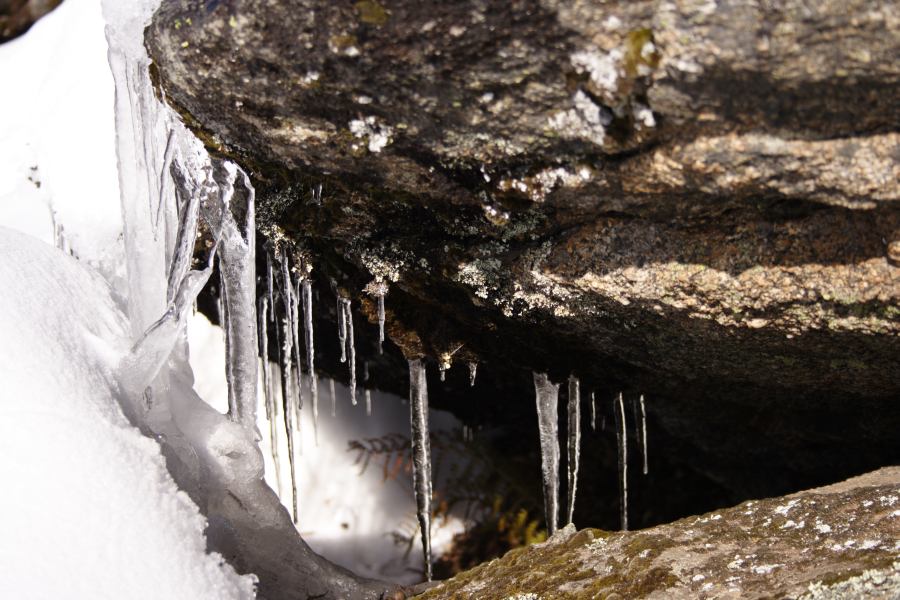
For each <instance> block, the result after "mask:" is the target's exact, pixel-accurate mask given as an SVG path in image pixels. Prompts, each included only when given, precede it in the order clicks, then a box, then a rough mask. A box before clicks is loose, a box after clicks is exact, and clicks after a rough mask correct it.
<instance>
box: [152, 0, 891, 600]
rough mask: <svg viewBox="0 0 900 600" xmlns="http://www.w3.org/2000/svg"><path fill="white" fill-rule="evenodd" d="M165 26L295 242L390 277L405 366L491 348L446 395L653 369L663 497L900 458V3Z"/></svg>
mask: <svg viewBox="0 0 900 600" xmlns="http://www.w3.org/2000/svg"><path fill="white" fill-rule="evenodd" d="M146 43H147V45H148V48H149V50H150V54H151V56H152V57H153V60H154V66H153V76H154V79H155V83H156V85H157V87H158V90H159V93H160V94H162V95H164V96H165V98H166V100H167V101H168V102H169V103H170V104H172V105H173V106H174V107H175V108H176V109H177V110H178V111H179V112H180V113H181V114H182V116H183V117H184V119H185V122H186V123H187V124H188V125H189V126H190V127H191V128H192V129H193V130H194V131H195V132H196V133H197V134H198V135H199V136H200V137H201V138H202V139H203V140H204V143H205V144H206V145H207V147H208V148H209V149H210V150H211V151H212V152H213V153H215V154H216V155H218V156H221V157H228V158H231V159H234V160H236V161H238V162H239V163H240V164H242V165H243V166H244V167H245V168H247V169H248V171H249V172H250V173H251V174H252V177H253V180H254V185H255V186H256V187H257V190H258V198H259V204H260V206H259V212H258V224H259V226H260V229H261V231H262V232H263V233H264V234H265V235H266V236H267V237H268V239H269V240H270V242H271V243H279V244H282V245H286V246H289V247H290V248H291V250H292V251H293V252H294V253H296V254H297V255H298V256H303V257H304V259H306V260H308V261H309V263H310V264H312V265H313V269H314V270H313V278H314V279H315V281H316V285H317V286H318V288H319V289H320V291H322V292H325V293H326V294H327V293H328V292H329V288H330V289H331V291H333V292H335V293H338V294H341V295H343V296H345V297H348V298H351V299H352V300H353V306H354V307H358V309H359V310H361V312H362V314H363V315H364V316H365V317H366V318H367V319H368V321H369V323H370V324H374V323H375V322H376V309H375V302H374V299H373V297H372V296H371V295H370V294H368V293H366V292H365V291H364V290H366V289H367V288H368V289H369V290H371V289H372V288H371V287H369V286H370V284H372V283H373V282H386V283H387V284H388V289H389V293H388V296H387V333H388V337H389V340H390V342H392V344H389V345H388V347H387V348H386V353H385V357H384V358H381V357H377V358H373V361H376V362H377V361H382V362H380V363H378V366H377V372H378V373H379V377H380V378H381V379H380V380H379V377H376V378H375V381H376V384H377V385H382V384H383V386H384V387H386V388H392V387H393V389H395V390H397V391H399V392H400V393H401V394H404V395H405V379H404V377H405V376H404V375H403V374H404V373H405V367H406V365H405V361H404V360H403V358H404V357H406V358H411V357H419V356H427V357H429V358H430V359H436V360H438V361H439V362H442V363H449V362H452V363H454V364H456V365H464V364H465V363H466V362H469V361H476V362H479V363H483V367H481V368H480V369H479V378H480V379H479V382H480V383H479V385H478V386H476V388H474V389H472V390H469V388H468V381H467V373H464V371H465V369H464V368H459V369H454V370H453V371H451V372H450V375H448V382H447V384H446V386H445V387H444V388H443V389H437V390H434V388H435V387H437V385H439V384H437V383H436V381H435V382H432V388H431V390H430V392H432V395H433V397H434V399H435V405H437V406H440V405H441V403H442V402H445V405H446V406H455V407H456V408H454V410H456V411H457V414H460V411H463V412H464V411H469V413H468V414H469V416H471V418H473V419H476V418H477V419H480V421H478V422H479V424H480V425H484V426H485V427H489V426H491V425H492V424H493V425H497V424H500V425H504V426H506V427H507V428H509V427H510V426H511V425H510V424H511V423H515V427H514V428H516V427H519V421H516V420H515V419H516V418H519V417H521V419H522V422H524V421H525V420H528V421H529V422H530V423H531V426H532V428H534V424H533V422H534V415H533V411H534V405H533V400H532V398H531V394H533V390H531V389H530V385H531V384H530V375H529V373H528V371H531V370H536V371H545V372H549V373H550V375H551V377H552V378H553V379H554V380H557V381H560V380H562V379H563V378H565V377H567V376H568V375H569V374H570V373H574V374H576V375H577V376H578V377H580V378H581V380H582V389H583V390H584V394H585V397H586V396H587V391H588V390H592V391H595V392H596V394H597V399H598V402H599V403H601V405H602V408H600V411H601V413H602V414H603V415H606V416H611V406H610V404H609V399H610V398H611V397H613V395H614V394H615V393H617V392H618V391H619V390H624V391H625V393H626V395H627V396H630V397H636V396H637V395H638V394H644V395H645V397H646V398H647V402H648V411H649V419H650V429H651V431H652V432H653V434H652V435H653V436H654V437H652V438H651V440H652V444H655V445H652V449H653V451H654V452H655V449H656V448H659V451H658V452H655V453H652V454H651V456H653V457H654V458H653V464H654V469H655V471H654V473H655V475H654V476H653V482H654V483H647V484H646V486H647V487H646V488H645V489H643V490H638V493H637V494H636V496H637V498H636V502H637V503H640V502H641V500H640V498H641V497H643V498H646V500H645V505H644V506H642V507H639V508H638V509H637V510H636V511H635V512H637V513H639V514H638V515H637V516H636V521H637V523H638V524H645V525H646V524H653V523H659V522H663V521H665V520H667V519H668V518H670V517H672V516H673V515H674V516H683V515H684V514H691V512H697V511H698V508H701V509H702V510H707V509H708V508H712V507H713V506H724V505H728V504H733V503H735V502H738V501H740V500H742V499H746V498H750V497H763V496H772V495H778V494H783V493H786V492H787V491H790V490H796V489H799V488H801V487H810V486H813V485H819V484H822V483H825V482H828V481H835V480H837V479H840V478H843V477H847V476H849V475H852V474H856V473H861V472H864V471H867V470H871V469H874V468H877V467H880V466H884V465H888V464H896V463H898V462H900V444H898V442H897V436H896V432H897V431H898V430H900V406H898V399H900V203H898V202H900V185H898V181H900V104H898V103H897V101H896V99H897V98H898V97H900V94H898V92H900V63H898V61H897V60H896V57H897V56H898V55H900V10H898V8H897V5H896V3H894V2H890V1H880V2H867V1H863V0H851V1H850V2H849V3H848V2H837V1H831V0H825V1H822V2H817V3H809V2H804V1H801V0H788V1H786V2H781V3H777V4H772V3H756V2H743V1H737V0H720V1H718V2H711V1H699V0H697V1H688V0H678V1H657V0H636V1H632V0H628V1H625V0H622V1H610V2H604V3H600V2H584V1H581V0H543V1H541V2H534V1H528V2H526V1H512V2H507V3H489V2H485V1H482V0H466V1H460V2H451V3H447V2H437V1H432V0H422V1H416V2H412V1H409V0H391V1H388V0H385V1H383V2H379V1H376V0H360V1H358V2H355V3H351V2H347V3H333V2H325V1H321V0H318V1H315V0H297V1H295V2H290V3H288V2H268V1H263V0H206V1H203V2H200V1H195V0H165V1H164V2H163V4H162V6H161V8H160V10H159V12H158V13H157V14H156V15H155V17H154V20H153V23H152V24H151V26H150V27H149V28H148V30H147V34H146ZM261 254H262V253H261ZM330 303H331V302H330V300H329V301H327V302H322V304H321V305H324V306H326V307H327V306H328V305H329V304H330ZM323 318H330V319H333V318H334V317H333V315H331V314H325V315H324V317H323ZM329 327H331V328H333V324H329ZM331 330H332V331H333V329H331ZM371 330H372V327H371V326H370V327H369V328H368V331H367V330H366V328H365V327H360V328H359V331H358V338H357V339H358V340H359V341H360V344H361V346H364V347H366V344H367V343H368V342H371V340H372V338H373V334H372V331H371ZM317 331H322V328H317ZM332 345H334V343H333V341H332ZM319 347H320V348H323V349H324V350H320V351H328V352H330V355H331V356H330V358H329V356H324V357H322V356H320V357H317V359H316V363H317V364H318V365H322V367H323V368H325V369H328V364H329V363H328V361H329V360H331V361H332V362H335V363H336V359H335V352H334V349H333V348H329V346H328V345H327V344H321V345H320V346H319ZM367 347H368V350H369V351H370V352H372V349H373V348H374V346H373V344H371V343H368V346H367ZM362 352H363V353H365V349H364V350H362ZM392 361H393V362H392ZM343 368H346V367H343ZM435 379H436V378H435ZM440 385H443V384H440ZM432 390H434V391H432ZM442 394H443V396H442ZM461 398H466V399H467V400H466V402H468V404H466V405H465V406H466V407H467V408H465V409H463V408H460V407H461V406H463V404H462V400H460V399H461ZM517 431H519V433H520V437H525V438H527V439H528V440H529V442H530V443H532V445H534V444H536V442H535V440H536V435H533V434H532V433H531V432H525V431H524V429H522V428H521V427H519V429H518V430H517ZM526 434H527V435H526ZM503 440H504V441H503V443H504V444H508V445H504V446H503V451H504V452H505V453H507V454H509V455H517V453H519V452H520V447H519V446H516V444H517V443H518V442H515V441H512V442H510V440H509V436H508V437H506V438H503ZM584 443H585V453H586V456H587V462H588V463H589V464H594V465H599V464H601V463H603V464H605V467H604V468H606V469H607V470H609V469H613V468H614V466H613V465H611V464H610V462H611V461H612V462H614V459H610V458H609V453H610V449H611V448H612V447H614V446H613V445H612V443H611V442H603V443H600V442H598V441H596V440H594V441H592V439H590V438H589V437H588V438H586V440H585V442H584ZM604 461H605V463H604ZM594 472H595V473H597V472H599V470H594ZM584 477H585V478H586V480H585V481H584V483H583V486H582V484H581V483H580V484H579V488H580V489H583V490H584V492H583V493H584V494H585V495H586V496H585V497H587V498H594V499H597V498H600V497H605V498H606V497H608V496H609V495H610V494H611V492H610V490H612V489H614V486H613V485H611V482H613V481H614V479H612V475H611V474H610V473H608V472H604V473H603V474H602V479H603V483H602V485H601V482H600V479H599V477H600V476H597V477H598V479H597V481H596V482H592V481H591V480H590V477H592V475H591V474H588V475H585V476H584ZM647 479H648V481H649V479H650V478H647ZM701 482H702V483H703V485H705V486H706V487H702V486H700V487H698V486H699V485H700V483H701ZM653 486H656V487H653ZM692 489H693V490H695V492H696V493H693V492H690V491H689V490H692ZM592 490H598V491H596V492H593V491H592ZM593 493H595V494H596V495H595V496H593V497H592V496H591V494H593ZM692 493H693V496H690V495H691V494H692ZM603 494H606V496H603ZM683 496H684V497H687V496H690V499H689V501H688V500H685V501H684V502H683V503H681V504H679V498H681V497H683ZM607 500H608V498H607ZM612 501H613V502H614V499H613V500H612ZM666 502H668V503H669V504H670V505H671V506H670V507H669V508H668V509H661V508H660V506H661V505H662V504H665V503H666ZM704 502H705V503H707V504H704ZM654 503H655V504H654ZM600 504H601V503H600V502H599V501H597V502H594V505H595V506H599V505H600ZM676 505H677V506H676ZM710 505H711V506H710ZM876 508H877V507H876ZM876 508H873V510H876ZM590 510H591V509H588V508H580V509H577V510H576V520H579V519H581V520H580V521H579V522H591V523H598V522H599V521H602V519H603V518H605V517H603V515H602V514H601V513H602V512H603V511H599V512H596V513H595V512H590ZM598 510H599V509H598ZM735 510H736V511H737V509H735ZM878 510H880V509H878ZM579 511H581V512H579ZM607 512H608V513H612V512H614V510H613V509H612V508H610V509H609V510H607ZM598 514H599V515H600V517H599V518H595V517H597V515H598ZM739 514H742V513H740V512H739V511H738V512H735V513H734V515H735V517H736V518H737V515H739ZM748 518H749V515H748ZM753 518H755V517H753ZM760 518H763V517H762V516H760ZM745 520H746V519H745ZM795 521H796V519H795ZM774 522H775V521H773V523H774ZM748 523H749V521H748ZM754 523H755V521H754ZM778 523H781V520H778ZM610 526H612V524H610ZM734 526H735V527H737V525H736V524H735V525H734ZM747 526H748V527H749V526H750V525H749V524H748V525H747ZM753 526H754V527H756V526H757V525H753ZM778 526H780V525H778ZM673 527H675V526H674V525H673ZM679 527H680V525H679ZM760 527H762V526H761V525H760ZM766 527H768V525H767V526H766ZM810 527H813V525H811V524H809V523H808V524H807V529H806V532H807V533H809V532H810V531H812V530H811V529H809V528H810ZM894 532H895V533H896V530H894ZM579 535H581V534H579ZM598 535H599V534H598ZM633 535H638V536H639V535H641V534H633ZM599 539H602V540H603V541H602V542H600V541H595V542H592V543H591V544H590V545H589V546H590V547H591V548H596V547H599V546H601V545H602V544H614V543H619V542H618V541H617V540H619V539H620V538H618V537H615V536H612V537H604V536H601V537H599V538H598V540H599ZM621 539H623V540H624V539H626V538H625V537H623V538H621ZM627 539H637V538H627ZM823 539H824V538H823ZM835 543H837V542H835ZM841 543H843V541H842V542H841ZM860 543H863V541H860ZM848 551H849V550H848ZM585 552H587V551H585ZM736 552H737V551H736ZM828 552H830V551H828ZM826 554H827V553H826ZM840 555H841V556H844V555H845V554H840ZM759 556H760V557H762V556H763V555H762V554H760V555H759ZM828 556H831V555H830V554H828ZM648 560H649V559H648ZM653 560H656V559H655V558H654V559H653ZM731 560H734V558H733V557H732V558H731V559H729V562H730V561H731ZM760 560H763V558H760ZM766 560H768V559H766ZM773 561H774V559H773ZM751 562H752V561H749V562H748V563H747V564H751ZM770 562H772V561H770ZM770 562H765V561H764V562H760V563H759V564H758V565H757V564H756V563H755V562H753V563H752V564H754V565H756V566H761V565H764V564H770ZM698 564H699V563H698ZM772 564H774V562H772ZM860 564H862V563H860ZM698 568H699V567H698ZM748 568H749V567H748ZM785 571H786V570H785V569H780V570H779V569H773V573H776V574H777V573H784V572H785ZM809 573H810V579H808V582H811V581H812V576H813V575H814V573H812V571H810V572H809ZM696 574H702V573H700V572H699V571H698V572H697V573H696ZM762 575H765V574H761V575H760V576H762ZM691 576H693V575H691ZM753 576H754V575H753V574H752V573H751V574H748V575H747V577H749V578H750V579H747V582H751V580H752V578H753ZM664 579H665V578H664ZM679 581H680V580H679ZM797 582H798V585H799V579H798V580H797ZM611 585H612V584H611ZM692 585H693V584H692ZM702 585H703V584H702V582H699V580H698V583H697V586H696V587H697V589H700V587H702ZM685 589H693V588H692V587H690V586H689V587H688V588H685ZM723 589H724V588H723ZM798 589H799V588H798Z"/></svg>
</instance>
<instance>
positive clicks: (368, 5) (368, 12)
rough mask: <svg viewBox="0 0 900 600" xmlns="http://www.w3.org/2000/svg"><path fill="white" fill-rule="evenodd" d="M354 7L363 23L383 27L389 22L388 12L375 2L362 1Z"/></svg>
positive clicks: (372, 0) (373, 0)
mask: <svg viewBox="0 0 900 600" xmlns="http://www.w3.org/2000/svg"><path fill="white" fill-rule="evenodd" d="M354 6H355V7H356V12H358V13H359V20H360V21H362V22H363V23H367V24H369V25H376V26H378V27H381V26H382V25H384V24H385V23H387V21H388V17H389V15H388V12H387V11H386V10H385V9H384V7H383V6H381V4H379V3H378V2H376V1H375V0H360V1H359V2H357V3H356V4H355V5H354Z"/></svg>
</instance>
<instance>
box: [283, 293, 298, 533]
mask: <svg viewBox="0 0 900 600" xmlns="http://www.w3.org/2000/svg"><path fill="white" fill-rule="evenodd" d="M288 287H290V286H288ZM285 306H289V302H285ZM287 312H288V311H287V310H286V311H285V315H284V317H283V318H282V320H281V331H282V335H281V338H282V346H281V402H282V408H283V410H282V413H283V415H284V428H285V430H286V431H287V443H288V461H289V462H290V466H291V508H292V510H293V513H292V514H293V516H294V523H296V522H297V520H298V518H299V516H298V514H297V467H296V465H295V462H296V461H295V459H294V425H293V421H294V393H293V391H292V390H291V354H292V352H293V348H292V347H291V346H292V341H293V338H292V336H291V319H290V317H289V316H288V314H287Z"/></svg>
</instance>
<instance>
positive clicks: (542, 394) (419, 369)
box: [220, 247, 648, 580]
mask: <svg viewBox="0 0 900 600" xmlns="http://www.w3.org/2000/svg"><path fill="white" fill-rule="evenodd" d="M266 262H267V273H266V293H265V295H263V296H261V297H260V298H259V300H258V311H257V314H258V338H259V346H260V354H261V356H262V364H263V368H262V377H263V390H264V393H265V407H266V417H267V419H268V422H269V425H270V431H269V435H270V436H271V439H272V440H275V439H277V432H276V428H277V427H278V423H279V413H280V416H281V417H282V419H283V423H284V427H285V430H286V434H287V441H288V452H289V462H290V474H291V498H292V509H293V518H294V521H295V522H296V521H297V520H298V518H299V515H298V506H297V498H298V493H297V484H296V469H295V458H294V447H295V446H296V445H297V444H296V437H295V436H298V435H300V431H299V425H300V417H299V413H300V411H301V410H302V408H303V405H304V402H303V395H302V390H303V385H302V368H301V365H302V364H303V363H302V359H301V354H300V331H301V321H302V330H303V339H304V345H305V354H306V370H307V373H308V376H309V378H310V379H309V383H310V385H309V390H310V402H311V405H312V421H313V428H314V436H315V437H316V442H317V443H318V414H319V410H318V392H317V388H318V384H317V376H316V371H315V346H314V332H313V317H312V315H313V312H312V302H313V295H312V286H311V280H310V273H311V267H310V266H309V264H308V263H306V262H305V261H303V260H302V259H294V261H293V263H294V264H293V265H292V264H291V258H290V257H289V255H288V253H287V252H284V251H283V250H282V249H280V248H279V247H276V248H275V250H274V252H271V253H269V254H268V255H267V261H266ZM371 289H372V290H374V294H375V296H376V299H377V306H378V313H377V314H378V326H379V327H378V328H379V333H378V342H379V352H381V351H382V344H383V342H384V324H385V317H384V314H385V309H384V298H385V295H386V294H387V284H385V283H383V282H380V281H379V282H377V285H375V286H372V288H371ZM276 296H278V297H280V299H281V305H282V307H283V314H282V315H281V316H280V317H279V316H278V315H277V313H276V310H275V306H276ZM220 310H221V311H222V312H223V313H224V314H225V318H226V319H227V310H225V309H224V308H220ZM301 311H302V319H301ZM336 315H337V334H338V343H339V347H340V350H341V357H340V360H341V362H342V363H347V364H348V367H349V380H350V398H351V402H352V404H353V405H354V406H355V405H356V404H357V380H356V348H355V337H354V330H353V313H352V301H351V300H350V299H349V298H344V297H340V296H338V298H337V310H336ZM278 321H280V323H279V322H278ZM270 325H271V326H274V331H275V335H276V337H277V340H278V343H277V344H276V347H277V348H278V349H279V357H278V364H279V366H280V372H281V392H282V396H281V398H280V403H279V402H278V399H276V398H275V392H274V387H275V386H274V384H273V381H272V372H271V371H272V370H271V367H270V362H269V354H268V348H269V328H270ZM292 363H293V365H292ZM294 365H295V366H294ZM449 366H450V365H449V361H448V362H446V363H444V362H441V363H440V364H439V367H440V375H441V380H442V381H443V380H444V373H445V371H446V370H447V369H448V368H449ZM476 373H477V363H474V362H473V363H469V383H470V385H474V384H475V376H476ZM364 378H365V379H368V363H367V362H366V363H365V364H364ZM534 387H535V398H536V405H537V417H538V427H539V433H540V447H541V463H542V476H543V489H544V507H545V517H546V523H547V529H548V532H549V533H550V534H551V535H552V534H553V533H554V532H555V531H556V529H557V527H558V525H559V489H560V484H559V463H560V450H559V432H558V412H557V411H558V402H559V384H554V383H552V382H551V381H550V379H549V378H548V377H547V375H545V374H543V373H534ZM409 389H410V392H409V395H410V429H411V437H412V458H413V461H412V462H413V483H414V492H415V499H416V508H417V514H418V521H419V527H420V533H421V539H422V549H423V555H424V564H425V573H426V577H427V578H428V579H429V580H430V579H431V562H432V561H431V558H432V557H431V534H430V530H431V501H432V483H431V447H430V438H429V426H428V389H427V383H426V373H425V363H424V361H423V360H422V359H414V360H410V361H409ZM365 394H366V412H367V414H369V415H371V413H372V404H371V395H370V392H369V391H368V390H366V392H365ZM330 397H331V412H332V415H334V414H335V402H336V397H335V392H334V381H333V380H330ZM580 406H581V392H580V382H579V380H578V378H576V377H575V376H574V375H573V376H570V377H569V381H568V404H567V409H568V410H567V458H568V462H567V465H568V466H567V476H568V481H567V483H568V486H567V490H568V497H567V503H566V515H567V516H566V518H567V520H566V522H567V523H571V522H572V520H573V515H574V511H575V493H576V490H577V484H578V466H579V457H580V447H581V408H580ZM632 406H633V408H634V427H635V430H636V433H637V437H638V442H639V445H640V448H641V454H642V460H643V473H644V474H645V475H646V474H647V472H648V462H647V421H646V407H645V402H644V396H643V395H641V396H640V398H639V400H637V399H636V400H635V401H634V402H633V403H632ZM590 411H591V412H590V424H591V429H592V430H596V428H597V423H596V399H595V394H594V393H593V392H592V393H591V405H590ZM613 414H614V415H615V421H616V432H617V448H618V458H619V461H618V464H619V469H618V471H619V493H620V511H621V512H620V514H621V527H622V529H623V530H627V529H628V487H627V470H628V455H627V425H626V411H625V401H624V398H623V395H622V393H619V394H618V396H617V397H616V398H615V399H614V404H613ZM600 428H601V429H605V428H606V419H605V417H604V418H603V419H602V421H601V424H600ZM463 431H464V436H467V437H468V436H469V435H470V434H469V433H468V428H467V427H464V430H463ZM271 447H272V454H273V456H272V458H273V461H274V463H275V469H276V472H279V470H280V467H279V465H280V459H279V456H278V451H277V444H275V443H274V442H273V443H272V444H271ZM280 487H281V483H280V481H279V488H280ZM279 493H280V490H279Z"/></svg>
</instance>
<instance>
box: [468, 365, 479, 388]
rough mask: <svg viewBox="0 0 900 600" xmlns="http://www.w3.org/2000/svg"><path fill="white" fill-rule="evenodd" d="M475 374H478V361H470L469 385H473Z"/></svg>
mask: <svg viewBox="0 0 900 600" xmlns="http://www.w3.org/2000/svg"><path fill="white" fill-rule="evenodd" d="M476 375H478V363H477V362H474V361H472V362H470V363H469V387H475V377H476Z"/></svg>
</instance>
